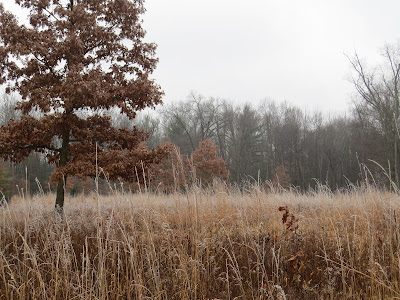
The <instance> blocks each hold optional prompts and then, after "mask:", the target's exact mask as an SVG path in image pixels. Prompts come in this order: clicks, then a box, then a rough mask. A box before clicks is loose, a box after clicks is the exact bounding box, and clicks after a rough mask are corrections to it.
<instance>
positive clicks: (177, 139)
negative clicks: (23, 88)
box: [0, 92, 395, 196]
mask: <svg viewBox="0 0 400 300" xmlns="http://www.w3.org/2000/svg"><path fill="white" fill-rule="evenodd" d="M16 101H17V97H15V96H14V97H10V96H8V95H3V100H2V102H1V105H2V107H1V110H0V111H1V112H2V113H1V115H0V118H1V119H0V122H1V124H5V123H6V122H7V120H8V119H9V118H10V116H11V117H12V118H18V111H15V110H14V106H13V105H15V103H16ZM107 114H108V115H109V116H110V117H111V121H112V124H113V126H115V127H116V128H128V129H129V128H133V127H135V126H137V127H138V128H140V129H141V130H144V131H147V132H149V133H150V137H149V139H148V140H147V147H148V148H149V149H151V148H153V147H156V146H158V145H160V144H162V143H164V142H171V143H172V144H174V145H176V146H177V149H179V152H180V155H181V157H182V158H183V160H185V159H188V158H190V157H191V155H193V153H195V152H196V150H198V148H199V144H200V143H201V142H203V141H205V140H210V141H211V142H212V144H213V145H215V146H216V148H215V151H216V154H217V156H218V157H220V158H222V159H223V160H224V161H225V164H226V169H227V171H228V172H229V177H228V176H225V177H226V179H227V181H228V182H229V183H230V184H237V185H239V186H240V185H242V184H243V183H247V182H258V183H262V184H264V183H265V182H269V183H270V184H271V183H272V182H275V183H277V184H279V185H281V186H283V187H288V186H293V187H297V188H298V189H300V190H302V191H305V190H307V189H308V188H310V187H315V186H317V185H318V184H320V183H321V184H326V185H328V186H329V187H330V188H332V189H338V188H346V187H348V185H349V184H357V183H358V182H361V181H363V180H365V176H366V175H367V173H369V174H371V178H372V177H373V178H374V180H375V181H376V182H378V183H379V184H387V183H388V180H387V178H386V177H385V176H383V173H382V169H381V167H380V166H379V165H381V166H384V167H388V165H390V164H388V160H387V152H386V151H387V149H386V148H387V144H386V142H385V139H386V138H387V137H386V136H385V133H384V131H383V130H382V128H381V127H380V126H376V124H375V123H374V122H373V120H372V119H371V118H370V117H369V118H368V117H367V115H366V114H363V113H362V112H360V110H359V109H358V107H356V108H355V109H354V110H353V112H352V113H351V114H333V115H327V114H326V113H323V112H321V111H314V112H307V111H304V110H302V109H301V108H299V107H297V106H295V105H292V104H290V103H288V102H283V103H278V102H276V101H267V100H265V101H262V102H261V103H258V104H257V105H256V104H251V103H247V104H234V103H232V102H231V101H228V100H221V99H217V98H213V97H208V98H207V97H204V96H202V95H200V94H198V93H195V92H193V93H191V94H190V95H189V96H188V97H187V99H186V100H185V101H181V102H176V103H173V104H169V105H165V106H164V107H160V108H159V109H157V110H156V111H151V112H146V113H141V114H138V116H137V117H136V118H135V119H133V120H130V119H129V118H127V117H124V116H123V115H121V114H120V113H119V112H118V111H117V110H110V111H108V112H107ZM164 167H165V168H167V169H168V168H170V165H166V164H164ZM366 167H367V168H366ZM392 169H393V171H394V165H392ZM2 170H3V171H2V180H1V181H0V182H1V183H0V184H1V186H2V189H3V190H4V192H5V193H6V194H7V195H8V196H9V195H11V194H17V193H19V194H21V193H23V190H24V189H26V188H27V189H28V190H29V192H30V193H37V192H39V190H40V186H41V188H42V189H44V190H45V191H51V189H52V188H53V189H54V187H52V185H51V182H50V180H49V178H50V176H51V174H52V172H53V171H54V167H53V166H51V165H48V163H47V161H46V158H45V157H44V156H43V155H41V154H40V153H33V154H31V155H30V156H29V157H28V158H26V159H25V160H24V161H23V162H21V163H19V164H16V163H9V162H2ZM366 170H368V172H366ZM132 172H133V171H132ZM387 172H390V170H387ZM140 176H141V175H140ZM393 178H395V176H393ZM89 182H90V183H87V181H86V186H85V184H84V183H82V182H80V180H72V181H71V182H70V184H69V190H70V192H71V193H78V192H82V190H83V189H85V188H86V191H90V190H93V189H94V183H93V181H89ZM154 182H157V184H156V183H154V186H157V185H158V184H160V180H158V181H157V179H155V180H154ZM39 183H40V185H38V184H39ZM149 186H152V183H151V182H149ZM102 189H103V190H104V191H106V190H107V188H106V183H105V182H104V183H103V187H102Z"/></svg>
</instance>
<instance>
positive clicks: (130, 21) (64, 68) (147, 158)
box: [0, 0, 166, 210]
mask: <svg viewBox="0 0 400 300" xmlns="http://www.w3.org/2000/svg"><path fill="white" fill-rule="evenodd" d="M16 3H17V4H18V5H20V6H22V7H24V8H26V9H27V10H29V12H30V14H29V17H28V18H29V23H30V26H29V27H27V26H25V25H22V24H19V22H18V20H17V18H16V17H15V16H14V15H13V14H12V13H10V12H6V11H5V10H4V7H3V5H2V4H0V71H1V75H0V83H6V84H7V89H6V91H7V92H8V93H9V92H17V93H19V94H20V95H21V97H22V101H19V102H18V103H17V106H16V108H17V109H19V110H20V111H21V113H22V116H21V118H20V119H18V120H11V121H9V120H7V124H6V125H3V126H1V127H0V140H1V143H0V156H1V157H3V158H4V159H7V160H10V161H14V162H21V161H22V160H23V159H24V158H26V157H28V156H29V154H30V153H31V152H39V153H42V154H45V156H46V161H47V162H48V163H49V164H55V165H56V170H55V171H54V173H53V175H52V179H53V180H54V181H57V182H58V185H57V198H56V208H57V209H59V210H62V207H63V205H64V190H65V185H66V181H67V178H68V177H72V176H79V177H82V178H84V177H86V176H92V177H94V176H97V175H99V174H98V173H97V170H98V169H97V167H98V166H99V167H102V168H103V170H105V171H106V172H107V174H108V176H109V178H110V179H118V178H124V180H126V181H130V182H132V181H135V180H136V178H137V177H136V176H135V173H134V172H133V170H134V168H135V167H136V168H149V167H150V166H151V165H152V164H156V163H158V162H159V161H160V160H161V158H162V157H163V156H164V155H165V154H166V149H165V147H163V146H160V147H158V148H156V149H154V150H151V151H147V149H146V148H145V147H144V146H143V143H144V142H145V141H146V140H147V138H148V137H149V134H148V133H146V132H144V131H142V130H139V129H138V128H137V127H134V128H133V129H132V130H129V129H117V128H114V127H113V126H112V124H111V119H110V117H109V116H107V115H106V114H105V112H106V111H107V110H109V109H111V108H117V109H119V111H120V112H121V113H122V114H124V115H125V116H127V117H128V118H129V119H130V120H132V119H134V118H135V116H136V113H137V112H138V111H140V110H143V109H144V108H146V107H154V106H155V105H157V104H159V103H161V96H162V94H163V93H162V91H161V88H160V87H159V86H158V85H157V84H156V83H155V82H154V80H152V79H151V78H150V77H149V76H150V75H151V74H152V72H153V71H154V69H155V67H156V65H157V59H156V58H155V48H156V45H155V44H152V43H146V42H144V41H143V38H144V35H145V32H144V30H143V28H142V22H141V15H142V14H143V13H144V11H145V9H144V7H143V2H142V1H140V0H133V1H128V0H119V1H108V0H97V1H75V0H70V1H67V2H60V1H44V0H39V1H17V2H16ZM102 174H105V173H101V174H100V175H102Z"/></svg>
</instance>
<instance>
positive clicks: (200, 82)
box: [144, 0, 400, 111]
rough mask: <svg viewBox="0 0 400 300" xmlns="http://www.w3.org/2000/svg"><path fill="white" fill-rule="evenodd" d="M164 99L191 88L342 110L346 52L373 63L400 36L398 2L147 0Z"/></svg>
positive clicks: (347, 93) (346, 99) (346, 97)
mask: <svg viewBox="0 0 400 300" xmlns="http://www.w3.org/2000/svg"><path fill="white" fill-rule="evenodd" d="M145 5H146V8H147V13H146V15H145V22H144V27H145V29H146V30H147V34H148V35H147V37H148V40H150V41H154V42H156V43H157V44H158V51H157V53H158V57H159V58H160V63H159V65H158V69H157V71H156V72H155V74H154V77H155V78H156V79H157V81H158V82H159V83H160V84H161V86H162V87H163V89H164V91H165V94H166V95H165V102H167V103H168V102H170V101H172V100H183V99H185V98H186V96H187V95H188V94H189V92H190V91H191V90H195V91H197V92H199V93H201V94H203V95H205V96H214V97H221V98H226V99H231V100H234V101H236V102H246V101H247V102H253V101H259V100H261V99H264V98H269V99H275V100H278V101H283V100H288V101H289V102H290V103H293V104H295V105H298V106H299V107H301V108H308V109H316V108H318V109H321V110H323V111H344V110H346V107H349V105H350V100H351V94H352V93H353V92H354V89H353V87H352V86H351V84H350V83H349V82H348V81H347V80H346V78H347V76H348V74H349V72H350V68H349V63H348V60H347V58H346V57H345V55H344V53H347V54H352V53H354V50H357V52H358V53H359V55H360V56H361V57H364V58H366V59H367V61H368V62H369V63H370V64H374V63H375V62H377V60H378V59H379V51H380V49H381V48H382V47H383V46H384V44H385V43H395V42H397V41H398V40H399V38H400V32H399V29H400V17H399V12H400V1H399V0H380V1H377V0H334V1H333V0H331V1H324V0H274V1H273V0H246V1H243V0H241V1H239V0H201V1H200V0H147V1H146V2H145Z"/></svg>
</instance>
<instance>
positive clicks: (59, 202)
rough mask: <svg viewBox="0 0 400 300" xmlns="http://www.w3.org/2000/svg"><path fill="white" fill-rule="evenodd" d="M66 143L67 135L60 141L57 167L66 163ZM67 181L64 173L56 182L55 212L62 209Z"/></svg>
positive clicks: (67, 143) (67, 140)
mask: <svg viewBox="0 0 400 300" xmlns="http://www.w3.org/2000/svg"><path fill="white" fill-rule="evenodd" d="M68 145H69V136H68V135H67V136H65V137H64V139H63V142H62V147H61V149H60V160H59V164H58V166H59V167H64V166H66V164H67V158H68ZM66 183H67V176H66V175H64V177H63V178H62V179H60V180H59V181H58V183H57V195H56V204H55V209H56V211H57V212H59V213H62V211H63V209H64V194H65V185H66Z"/></svg>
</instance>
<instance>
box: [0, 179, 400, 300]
mask: <svg viewBox="0 0 400 300" xmlns="http://www.w3.org/2000/svg"><path fill="white" fill-rule="evenodd" d="M54 198H55V196H54V195H52V194H49V195H42V196H37V197H32V198H27V199H19V198H15V199H13V201H12V202H11V203H10V204H9V205H6V206H4V207H1V208H0V299H258V300H260V299H399V298H400V286H399V283H400V280H399V279H400V252H399V250H400V223H399V220H398V217H399V213H400V198H399V196H398V195H397V194H394V193H389V192H384V191H379V190H377V189H374V188H358V189H357V188H354V189H352V190H351V191H343V192H340V193H332V192H331V191H329V190H328V189H323V188H320V189H318V191H314V192H310V193H307V194H301V193H297V192H295V191H275V192H271V191H270V192H265V191H263V189H261V188H259V187H258V186H256V185H255V186H253V187H251V188H248V189H247V190H246V191H243V190H242V191H239V190H232V189H227V188H226V187H224V186H222V185H220V186H216V187H214V188H212V189H208V190H203V189H198V188H194V189H192V190H190V191H187V192H186V193H173V194H168V195H166V194H156V193H150V192H147V193H124V192H122V191H121V192H117V191H115V192H114V193H112V194H111V195H109V196H99V195H97V194H96V193H93V194H92V195H89V196H83V195H81V196H77V197H70V198H67V199H66V203H65V209H64V214H63V215H59V214H58V213H56V212H55V211H54V205H53V202H54Z"/></svg>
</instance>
